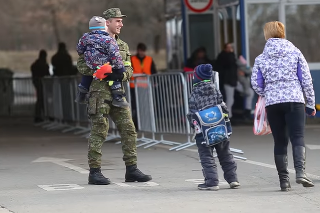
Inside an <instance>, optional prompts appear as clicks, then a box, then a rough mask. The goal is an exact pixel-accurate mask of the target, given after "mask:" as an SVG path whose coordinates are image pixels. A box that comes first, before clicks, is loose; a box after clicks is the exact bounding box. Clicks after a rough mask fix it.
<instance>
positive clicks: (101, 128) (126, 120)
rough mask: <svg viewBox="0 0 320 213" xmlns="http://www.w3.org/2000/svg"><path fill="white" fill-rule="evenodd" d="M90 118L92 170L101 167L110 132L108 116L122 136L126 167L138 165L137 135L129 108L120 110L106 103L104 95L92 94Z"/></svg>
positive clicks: (89, 147)
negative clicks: (105, 143) (102, 149)
mask: <svg viewBox="0 0 320 213" xmlns="http://www.w3.org/2000/svg"><path fill="white" fill-rule="evenodd" d="M87 110H88V116H89V118H90V120H91V133H90V137H89V141H88V163H89V167H90V168H100V167H101V156H102V151H101V148H102V145H103V143H104V141H105V139H106V137H107V134H108V130H109V121H108V115H109V116H110V118H111V119H112V120H113V122H114V123H115V124H116V126H117V129H118V131H119V133H120V136H121V143H122V152H123V160H124V162H125V164H126V166H130V165H134V164H137V146H136V145H137V133H136V130H135V126H134V124H133V121H132V117H131V112H130V109H129V108H126V109H124V108H119V107H114V106H112V105H111V101H106V99H105V98H104V95H103V94H100V93H99V92H93V93H92V94H90V98H89V104H88V109H87Z"/></svg>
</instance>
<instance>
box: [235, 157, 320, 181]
mask: <svg viewBox="0 0 320 213" xmlns="http://www.w3.org/2000/svg"><path fill="white" fill-rule="evenodd" d="M239 162H242V163H248V164H252V165H257V166H262V167H266V168H270V169H277V168H276V166H275V165H271V164H266V163H261V162H257V161H252V160H246V161H242V160H240V161H239ZM288 171H289V172H290V173H292V174H295V173H296V171H295V170H294V169H288ZM306 175H307V176H308V177H309V178H312V179H317V180H320V176H318V175H313V174H309V173H306Z"/></svg>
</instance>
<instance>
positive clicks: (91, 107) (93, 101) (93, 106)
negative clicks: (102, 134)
mask: <svg viewBox="0 0 320 213" xmlns="http://www.w3.org/2000/svg"><path fill="white" fill-rule="evenodd" d="M96 113H97V98H95V97H91V98H90V99H89V104H88V115H95V114H96Z"/></svg>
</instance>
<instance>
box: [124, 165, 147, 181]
mask: <svg viewBox="0 0 320 213" xmlns="http://www.w3.org/2000/svg"><path fill="white" fill-rule="evenodd" d="M125 179H126V182H136V181H137V182H148V181H150V180H152V177H151V176H150V175H145V174H143V173H142V172H141V171H140V170H139V169H138V168H137V165H132V166H127V167H126V175H125Z"/></svg>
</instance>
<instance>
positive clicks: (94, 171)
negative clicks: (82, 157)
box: [88, 168, 111, 185]
mask: <svg viewBox="0 0 320 213" xmlns="http://www.w3.org/2000/svg"><path fill="white" fill-rule="evenodd" d="M88 183H89V184H93V185H109V184H110V183H111V181H110V179H109V178H106V177H104V176H103V174H102V173H101V169H100V168H90V173H89V178H88Z"/></svg>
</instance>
